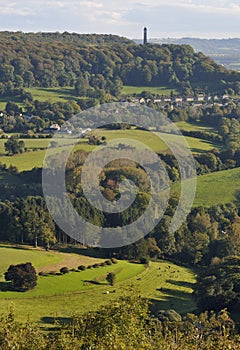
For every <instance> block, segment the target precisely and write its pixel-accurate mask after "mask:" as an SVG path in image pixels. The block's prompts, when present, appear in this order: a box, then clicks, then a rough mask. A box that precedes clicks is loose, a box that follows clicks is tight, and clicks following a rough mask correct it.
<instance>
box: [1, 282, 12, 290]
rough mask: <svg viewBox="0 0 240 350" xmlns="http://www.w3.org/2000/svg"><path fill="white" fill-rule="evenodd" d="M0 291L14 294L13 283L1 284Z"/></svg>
mask: <svg viewBox="0 0 240 350" xmlns="http://www.w3.org/2000/svg"><path fill="white" fill-rule="evenodd" d="M0 291H1V292H12V291H13V290H12V288H11V283H9V282H0Z"/></svg>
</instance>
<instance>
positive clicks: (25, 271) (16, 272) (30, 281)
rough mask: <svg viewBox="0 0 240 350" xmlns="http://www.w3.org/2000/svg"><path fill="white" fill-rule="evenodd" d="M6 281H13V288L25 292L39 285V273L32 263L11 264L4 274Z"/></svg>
mask: <svg viewBox="0 0 240 350" xmlns="http://www.w3.org/2000/svg"><path fill="white" fill-rule="evenodd" d="M4 276H5V280H6V281H11V286H12V289H13V290H16V291H18V292H25V291H27V290H30V289H33V288H34V287H36V285H37V274H36V270H35V268H34V267H33V266H32V264H31V263H26V264H18V265H11V266H9V268H8V270H7V272H5V274H4Z"/></svg>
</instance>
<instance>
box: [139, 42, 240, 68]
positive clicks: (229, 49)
mask: <svg viewBox="0 0 240 350" xmlns="http://www.w3.org/2000/svg"><path fill="white" fill-rule="evenodd" d="M136 42H137V43H140V42H141V41H140V40H136ZM150 42H151V43H155V44H156V43H158V44H178V45H191V46H192V47H193V49H194V50H195V51H196V52H199V51H201V52H203V53H204V54H205V55H207V56H209V57H211V58H212V59H213V60H214V61H216V62H217V63H219V64H223V65H224V66H225V67H226V68H228V69H236V70H240V38H233V39H198V38H180V39H174V38H167V39H163V38H159V39H158V38H156V39H150Z"/></svg>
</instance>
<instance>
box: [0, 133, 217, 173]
mask: <svg viewBox="0 0 240 350" xmlns="http://www.w3.org/2000/svg"><path fill="white" fill-rule="evenodd" d="M95 133H97V134H98V135H99V136H100V137H101V136H105V137H106V138H107V141H110V140H113V139H116V138H119V139H120V138H123V139H124V138H125V139H128V140H136V141H139V142H142V143H144V144H146V145H147V146H149V147H150V148H151V149H152V150H153V151H155V152H159V153H160V152H164V151H167V149H168V146H167V145H166V143H165V142H164V141H163V139H164V140H166V141H167V142H168V141H172V142H176V143H178V142H181V139H180V137H179V136H178V135H170V134H160V133H153V132H149V131H144V130H114V131H113V130H98V131H95ZM185 140H186V141H187V143H188V144H189V147H190V149H191V150H192V151H193V152H195V153H198V152H203V151H209V150H211V149H212V148H214V147H219V145H217V144H214V143H211V142H209V141H205V140H201V139H197V138H193V137H185ZM23 141H24V142H25V145H26V147H27V148H28V149H29V151H30V152H26V153H22V154H18V155H14V156H7V155H6V152H5V150H4V143H5V142H6V140H0V162H1V163H3V164H6V165H8V166H9V165H14V166H16V167H17V168H18V169H19V171H23V170H30V169H32V168H33V167H42V164H43V160H44V157H45V150H37V149H40V148H45V149H46V148H47V147H48V145H49V143H50V142H51V139H24V140H23ZM76 141H77V140H76V139H72V138H66V137H64V138H63V139H59V140H58V141H57V142H58V144H59V151H63V150H64V149H66V147H65V146H64V145H65V144H73V142H76ZM78 141H79V142H78V144H77V145H76V147H75V150H77V149H83V150H85V151H92V150H93V149H94V148H95V146H92V145H89V144H88V143H87V141H86V139H79V140H78ZM133 145H134V144H133ZM143 147H144V146H143Z"/></svg>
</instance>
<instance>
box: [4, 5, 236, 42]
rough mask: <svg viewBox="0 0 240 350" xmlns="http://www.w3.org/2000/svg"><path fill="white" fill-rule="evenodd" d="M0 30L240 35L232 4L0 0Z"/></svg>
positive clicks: (231, 36)
mask: <svg viewBox="0 0 240 350" xmlns="http://www.w3.org/2000/svg"><path fill="white" fill-rule="evenodd" d="M0 11H1V23H0V30H9V31H23V32H39V31H40V32H55V31H60V32H62V31H63V32H64V31H68V32H77V33H112V34H115V35H120V36H124V37H127V38H142V29H143V27H144V26H147V27H148V28H149V37H151V38H156V37H157V38H161V37H174V38H175V37H176V38H180V37H199V38H235V37H240V28H239V15H240V4H239V3H238V1H237V0H231V1H230V0H222V1H220V2H219V1H217V0H209V1H207V0H179V1H176V0H168V1H166V0H148V1H146V0H138V1H137V2H136V1H135V0H129V2H128V6H127V7H126V5H125V4H124V3H122V1H120V0H113V1H109V0H105V2H102V0H68V1H67V0H51V1H50V0H41V1H40V0H24V1H23V0H19V1H18V2H12V1H10V2H8V3H6V2H5V1H3V0H0Z"/></svg>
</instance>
